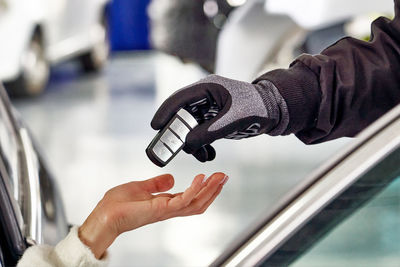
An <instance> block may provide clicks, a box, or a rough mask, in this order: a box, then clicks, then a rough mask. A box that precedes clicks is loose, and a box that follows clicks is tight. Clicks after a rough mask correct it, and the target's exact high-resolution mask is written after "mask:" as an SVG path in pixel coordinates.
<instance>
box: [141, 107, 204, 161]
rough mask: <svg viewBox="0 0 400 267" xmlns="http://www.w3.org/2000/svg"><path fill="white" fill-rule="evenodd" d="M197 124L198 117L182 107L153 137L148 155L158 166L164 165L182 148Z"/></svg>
mask: <svg viewBox="0 0 400 267" xmlns="http://www.w3.org/2000/svg"><path fill="white" fill-rule="evenodd" d="M196 126H197V121H196V119H195V118H194V117H193V116H192V115H191V114H190V113H189V112H187V111H186V110H184V109H180V110H179V111H178V112H177V113H176V114H175V116H174V117H173V118H172V119H171V120H170V121H169V122H168V124H167V125H166V126H165V127H164V128H163V129H162V130H160V131H159V132H158V134H157V135H156V136H155V137H154V138H153V140H152V141H151V143H150V145H149V146H148V147H147V148H146V154H147V156H148V157H149V159H150V160H151V161H152V162H153V163H154V164H156V165H157V166H160V167H164V166H165V165H167V164H168V163H169V162H170V161H171V160H172V159H173V158H174V157H175V156H176V155H177V154H178V153H179V151H181V150H182V148H183V146H184V145H185V140H186V136H187V135H188V133H189V132H190V131H191V130H192V129H193V128H194V127H196Z"/></svg>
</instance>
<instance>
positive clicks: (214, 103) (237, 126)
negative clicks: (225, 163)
mask: <svg viewBox="0 0 400 267" xmlns="http://www.w3.org/2000/svg"><path fill="white" fill-rule="evenodd" d="M181 108H184V109H186V110H187V111H189V112H190V113H191V114H192V115H193V116H194V117H195V118H196V120H197V121H198V123H199V125H198V126H197V127H196V128H194V129H193V130H192V131H191V132H190V133H189V134H188V135H187V137H186V143H185V146H184V148H183V150H184V151H185V152H187V153H189V154H193V155H194V156H195V157H196V158H197V159H198V160H199V161H201V162H205V161H210V160H213V159H214V158H215V150H214V148H213V147H212V146H210V144H211V143H212V142H214V141H215V140H217V139H221V138H229V139H242V138H247V137H252V136H256V135H260V134H264V133H268V134H270V135H280V134H282V133H283V132H284V131H285V130H286V128H287V125H288V123H289V116H288V110H287V106H286V103H285V100H284V99H283V98H282V96H281V95H280V93H279V91H278V89H277V88H276V87H275V86H274V85H273V84H272V83H271V82H270V81H268V80H262V81H259V82H258V83H257V84H250V83H246V82H241V81H235V80H231V79H227V78H224V77H221V76H217V75H210V76H208V77H206V78H204V79H202V80H200V81H199V82H197V83H194V84H192V85H189V86H187V87H185V88H183V89H181V90H178V91H176V92H175V93H174V94H172V95H171V96H170V97H169V98H168V99H167V100H165V101H164V103H163V104H162V105H161V107H160V108H159V109H158V111H157V112H156V114H155V115H154V118H153V120H152V121H151V127H152V128H153V129H154V130H160V129H162V128H163V127H164V126H165V125H166V124H167V123H168V121H169V120H170V119H171V118H172V117H173V116H174V115H175V114H176V112H178V110H179V109H181Z"/></svg>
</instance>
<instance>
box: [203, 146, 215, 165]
mask: <svg viewBox="0 0 400 267" xmlns="http://www.w3.org/2000/svg"><path fill="white" fill-rule="evenodd" d="M205 148H206V150H207V161H212V160H214V159H215V157H216V155H217V152H216V151H215V149H214V148H213V147H212V146H210V145H207V146H205Z"/></svg>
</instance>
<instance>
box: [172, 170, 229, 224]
mask: <svg viewBox="0 0 400 267" xmlns="http://www.w3.org/2000/svg"><path fill="white" fill-rule="evenodd" d="M224 177H225V176H224ZM226 177H227V176H226ZM227 180H228V178H226V179H225V178H223V179H222V180H217V182H215V177H213V183H210V186H207V188H208V189H207V190H205V189H206V188H204V189H203V190H204V191H203V190H202V191H201V192H202V193H203V194H202V195H201V196H200V195H199V194H198V196H196V198H195V199H194V200H193V201H192V202H191V203H190V205H189V206H187V207H186V208H184V209H182V210H178V211H176V212H175V213H172V214H169V216H168V218H172V217H178V216H190V215H195V214H201V213H204V212H205V211H206V210H207V209H208V207H209V206H210V205H211V204H212V203H213V202H214V200H215V199H216V198H217V196H218V195H219V194H220V192H221V190H222V188H223V186H224V184H225V183H226V182H227ZM208 182H210V180H209V181H208Z"/></svg>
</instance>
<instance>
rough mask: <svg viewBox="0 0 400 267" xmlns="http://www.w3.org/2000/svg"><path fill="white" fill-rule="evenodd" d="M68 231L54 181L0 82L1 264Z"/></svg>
mask: <svg viewBox="0 0 400 267" xmlns="http://www.w3.org/2000/svg"><path fill="white" fill-rule="evenodd" d="M67 233H68V224H67V221H66V217H65V212H64V208H63V205H62V201H61V198H60V194H59V191H58V188H57V185H56V183H55V180H54V178H53V176H52V174H51V172H50V171H49V169H48V167H47V165H46V163H45V160H44V158H43V156H42V154H41V152H40V150H39V148H38V146H37V145H36V144H35V142H34V141H33V138H32V136H31V134H30V133H29V130H28V129H27V127H26V126H25V125H24V123H23V122H22V120H21V119H20V117H19V116H18V114H17V112H16V111H15V110H14V109H13V107H12V105H11V103H10V101H9V98H8V96H7V93H6V91H5V89H4V88H3V87H2V86H1V85H0V263H1V264H0V266H13V265H16V263H17V262H18V260H19V259H20V257H21V256H22V254H23V253H24V251H25V250H26V249H27V248H28V247H29V246H30V245H35V244H43V243H45V244H50V245H54V244H56V243H57V242H59V241H60V240H61V239H62V238H64V237H65V236H66V234H67Z"/></svg>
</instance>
